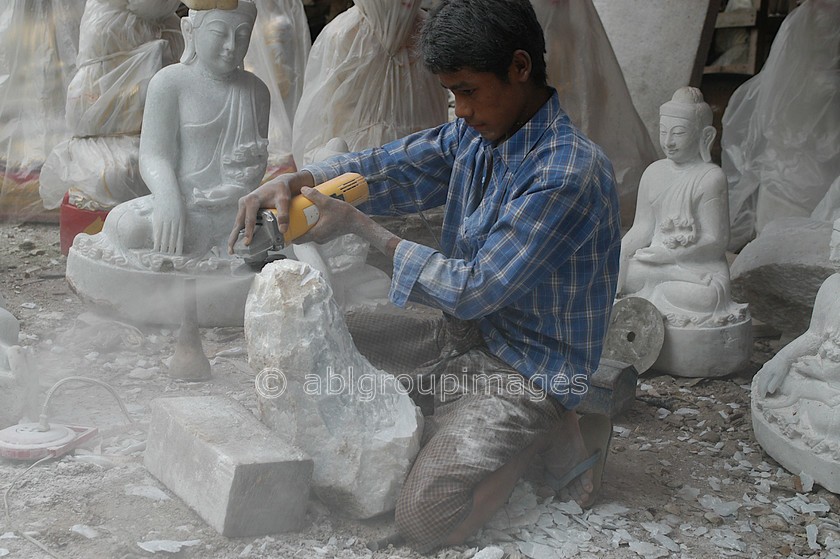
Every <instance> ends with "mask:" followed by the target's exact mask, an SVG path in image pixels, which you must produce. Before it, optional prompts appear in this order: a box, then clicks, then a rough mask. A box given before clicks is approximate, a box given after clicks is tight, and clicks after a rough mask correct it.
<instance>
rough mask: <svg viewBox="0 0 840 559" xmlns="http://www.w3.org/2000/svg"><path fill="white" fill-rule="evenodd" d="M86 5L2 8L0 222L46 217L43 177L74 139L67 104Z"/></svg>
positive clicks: (55, 1) (10, 0) (51, 2)
mask: <svg viewBox="0 0 840 559" xmlns="http://www.w3.org/2000/svg"><path fill="white" fill-rule="evenodd" d="M84 7H85V2H84V0H5V1H4V2H2V3H0V218H2V219H5V220H19V221H23V220H25V219H27V218H29V217H31V216H33V215H35V214H37V213H39V212H42V211H43V205H42V203H41V197H40V195H39V193H38V188H39V172H40V169H41V166H42V165H43V164H44V160H45V159H46V158H47V155H49V153H50V150H52V148H53V147H54V146H55V145H56V144H58V143H59V142H61V141H62V140H64V139H66V138H67V137H68V136H69V132H68V130H67V126H66V125H65V122H64V99H65V95H66V94H67V86H68V85H69V83H70V78H71V77H72V75H73V72H74V70H75V68H76V54H77V52H78V49H79V22H80V21H81V19H82V12H83V10H84Z"/></svg>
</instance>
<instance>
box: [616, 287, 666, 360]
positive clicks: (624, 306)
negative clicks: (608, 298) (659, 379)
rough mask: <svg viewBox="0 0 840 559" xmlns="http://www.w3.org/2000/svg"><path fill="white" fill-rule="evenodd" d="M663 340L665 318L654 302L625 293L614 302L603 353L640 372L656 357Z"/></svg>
mask: <svg viewBox="0 0 840 559" xmlns="http://www.w3.org/2000/svg"><path fill="white" fill-rule="evenodd" d="M664 341H665V321H664V319H663V318H662V314H661V313H660V312H659V310H658V309H657V308H656V306H654V304H653V303H651V302H650V301H648V300H647V299H642V298H641V297H626V298H624V299H621V300H620V301H618V302H616V303H615V304H614V305H613V308H612V314H611V315H610V326H609V329H608V330H607V336H606V338H605V340H604V351H603V353H602V357H605V358H607V359H612V360H614V361H621V362H623V363H627V364H629V365H633V367H635V368H636V372H637V373H639V374H642V373H643V372H645V371H647V370H648V369H650V367H651V366H652V365H653V364H654V362H655V361H656V358H657V357H659V352H660V351H661V350H662V343H663V342H664Z"/></svg>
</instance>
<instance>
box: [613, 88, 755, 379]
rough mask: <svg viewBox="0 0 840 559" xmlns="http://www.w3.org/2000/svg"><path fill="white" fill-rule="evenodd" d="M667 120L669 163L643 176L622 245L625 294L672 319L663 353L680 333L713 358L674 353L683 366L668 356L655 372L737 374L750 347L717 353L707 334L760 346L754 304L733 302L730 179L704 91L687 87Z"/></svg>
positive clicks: (664, 134) (663, 136)
mask: <svg viewBox="0 0 840 559" xmlns="http://www.w3.org/2000/svg"><path fill="white" fill-rule="evenodd" d="M659 122H660V141H661V144H662V150H663V151H664V152H665V154H666V159H662V160H660V161H656V162H654V163H653V164H651V165H650V166H649V167H648V168H647V170H645V172H644V174H643V175H642V179H641V183H640V184H639V199H638V203H637V204H636V219H635V221H634V223H633V227H632V228H631V229H630V230H629V231H628V232H627V234H626V235H625V236H624V238H623V239H622V242H621V265H620V271H619V278H618V296H619V297H626V296H635V297H642V298H644V299H647V300H649V301H650V302H652V303H653V304H654V305H655V306H656V307H657V308H658V309H659V311H660V312H661V313H662V314H663V315H664V316H665V318H666V330H665V346H664V347H663V353H668V352H669V351H670V350H669V347H672V346H674V345H676V344H677V343H678V338H677V335H678V332H679V334H680V335H684V336H685V337H686V338H687V340H689V341H691V340H693V342H692V345H693V346H694V347H696V348H697V350H698V351H701V352H702V353H705V354H706V355H705V358H701V359H700V360H695V361H694V362H691V361H692V360H691V359H687V357H688V353H689V352H686V351H684V350H677V351H675V352H674V353H676V354H682V358H681V359H677V360H676V362H674V361H667V359H665V358H664V357H663V355H662V354H660V360H659V361H658V362H657V363H656V364H654V367H655V368H658V369H663V370H666V371H669V372H673V373H675V374H680V375H682V376H722V375H725V374H730V373H732V372H735V370H737V367H739V366H741V365H743V364H745V363H744V360H745V359H746V360H747V361H748V360H749V355H750V353H749V350H748V349H747V350H746V355H744V354H743V353H742V351H744V350H745V347H746V343H745V344H743V345H739V344H732V343H730V342H727V343H726V346H727V347H726V348H723V347H721V348H715V347H709V345H712V346H714V343H715V341H716V340H717V337H713V339H712V340H705V339H703V337H704V334H703V333H702V330H704V329H706V330H710V331H711V330H720V329H721V328H723V329H726V330H727V333H726V335H723V336H722V337H723V338H724V339H725V338H728V339H730V341H731V339H734V338H738V337H746V338H749V342H750V344H749V345H751V342H752V338H751V335H750V319H749V315H748V312H747V308H746V305H741V304H737V303H734V302H733V301H732V299H731V297H730V283H729V265H728V262H727V259H726V243H727V241H728V239H729V222H728V219H727V217H728V215H729V213H728V207H727V203H728V198H727V192H726V177H724V175H723V172H722V171H721V169H720V167H718V166H717V165H715V164H714V163H711V156H710V153H709V149H710V147H711V144H712V141H713V140H714V137H715V128H714V126H712V110H711V108H710V107H709V105H708V104H706V103H705V102H704V101H703V94H702V93H700V90H699V89H696V88H693V87H685V88H681V89H679V90H677V91H676V93H674V96H673V98H672V100H671V101H668V102H667V103H665V104H664V105H662V107H661V108H660V121H659ZM669 337H670V340H669ZM700 348H702V349H700ZM673 349H677V348H673ZM718 349H719V351H718ZM733 350H734V355H728V354H729V353H731V352H733ZM702 353H701V355H702ZM717 359H724V360H725V363H718V362H716V360H717ZM733 361H734V364H733ZM730 366H731V367H732V368H731V369H730V370H726V369H727V368H729V367H730ZM683 367H685V368H683ZM707 369H708V370H707ZM704 372H705V374H704Z"/></svg>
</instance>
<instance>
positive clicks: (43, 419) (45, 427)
mask: <svg viewBox="0 0 840 559" xmlns="http://www.w3.org/2000/svg"><path fill="white" fill-rule="evenodd" d="M71 381H74V382H86V383H90V384H97V385H99V386H102V387H103V388H105V389H106V390H108V392H110V393H111V395H112V396H114V398H115V399H116V400H117V404H118V405H119V406H120V410H122V412H123V414H124V415H125V416H126V418H127V419H128V422H129V423H132V424H133V423H135V421H134V419H132V417H131V415H129V413H128V408H126V407H125V404H124V403H123V401H122V399H121V398H120V396H119V394H117V391H116V390H115V389H114V388H113V387H112V386H111V385H109V384H107V383H105V382H102V381H101V380H97V379H93V378H88V377H77V376H71V377H65V378H63V379H61V380H59V381H58V382H56V383H55V384H53V385H52V386H51V387H50V389H49V390H48V391H47V394H46V396H45V397H44V404H43V405H42V406H41V415H40V418H39V420H40V421H39V429H40V430H42V431H49V430H50V424H49V420H48V416H47V410H48V406H49V403H50V398H52V396H53V394H54V393H55V391H56V390H57V389H58V388H59V387H61V386H62V385H64V384H66V383H68V382H71ZM53 458H56V456H53V455H52V454H48V455H46V456H44V457H42V458H40V459H39V460H37V461H36V462H34V463H33V464H32V465H30V466H29V467H28V468H26V469H25V470H23V471H22V472H20V473H19V474H17V475H16V476H15V477H14V478H13V479H12V482H11V483H10V484H9V487H7V488H6V491H4V492H3V508H4V510H5V513H6V525H7V526H8V527H9V529H10V530H11V531H12V532H16V533H18V534H20V535H21V536H22V537H23V538H24V539H26V540H27V541H28V542H30V543H32V544H34V545H36V546H37V547H38V548H39V549H41V550H42V551H43V552H44V553H46V554H48V555H49V556H50V557H54V558H55V559H64V557H63V556H61V555H56V554H55V553H54V552H52V551H51V550H50V549H49V548H48V547H47V546H45V545H44V544H42V543H41V542H39V541H38V540H36V539H35V538H33V537H32V536H30V535H28V534H26V533H24V532H23V531H22V530H20V529H18V528H17V526H16V525H15V524H14V523H13V522H12V516H11V514H10V513H9V493H11V491H12V488H13V487H14V486H15V484H16V483H17V482H18V480H19V479H20V478H22V477H23V476H24V475H25V474H26V473H27V472H29V471H30V470H31V469H33V468H34V467H35V466H37V465H39V464H41V463H42V462H46V461H47V460H51V459H53Z"/></svg>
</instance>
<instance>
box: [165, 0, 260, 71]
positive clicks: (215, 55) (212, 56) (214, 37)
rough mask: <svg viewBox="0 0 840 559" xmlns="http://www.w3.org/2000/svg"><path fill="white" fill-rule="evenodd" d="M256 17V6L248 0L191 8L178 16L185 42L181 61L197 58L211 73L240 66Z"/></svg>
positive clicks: (193, 60) (189, 61) (192, 60)
mask: <svg viewBox="0 0 840 559" xmlns="http://www.w3.org/2000/svg"><path fill="white" fill-rule="evenodd" d="M256 19H257V7H256V5H255V4H254V3H253V2H251V1H250V0H239V2H238V4H237V6H236V7H235V8H233V9H209V10H194V9H191V10H190V11H189V15H188V16H187V17H185V18H182V19H181V31H182V32H183V34H184V43H185V46H184V54H183V55H182V56H181V63H182V64H192V63H194V62H195V61H196V60H201V62H202V64H203V65H204V66H206V67H207V68H208V70H210V71H211V72H213V73H214V74H226V73H229V72H230V71H232V70H234V69H235V68H241V67H242V61H243V60H244V59H245V53H246V52H247V51H248V44H249V42H250V40H251V31H253V29H254V22H255V21H256ZM227 43H230V45H229V46H228V45H227ZM226 50H230V51H231V53H227V52H223V51H226Z"/></svg>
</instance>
